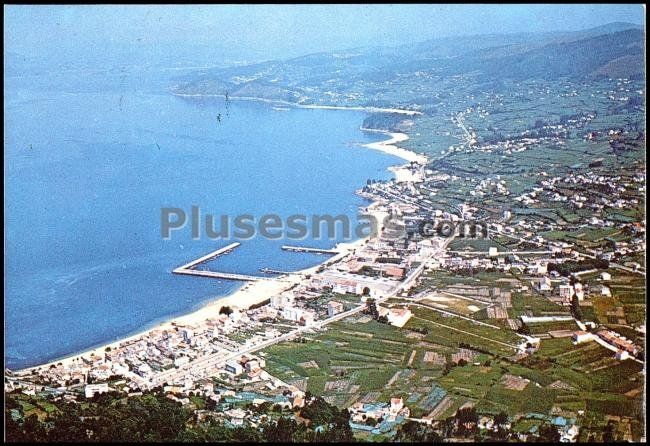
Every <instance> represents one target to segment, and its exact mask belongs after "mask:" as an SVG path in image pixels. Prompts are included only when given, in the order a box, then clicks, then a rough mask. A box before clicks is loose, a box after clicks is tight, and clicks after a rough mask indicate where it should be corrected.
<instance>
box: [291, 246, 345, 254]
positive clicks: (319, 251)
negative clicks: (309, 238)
mask: <svg viewBox="0 0 650 446" xmlns="http://www.w3.org/2000/svg"><path fill="white" fill-rule="evenodd" d="M282 249H284V250H285V251H293V252H311V253H315V254H338V253H339V251H337V250H336V249H323V248H309V247H307V246H291V245H282Z"/></svg>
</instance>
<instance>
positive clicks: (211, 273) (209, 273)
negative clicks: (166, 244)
mask: <svg viewBox="0 0 650 446" xmlns="http://www.w3.org/2000/svg"><path fill="white" fill-rule="evenodd" d="M174 274H185V275H188V276H202V277H211V278H213V279H226V280H241V281H243V282H255V281H257V280H273V279H274V278H273V277H262V276H250V275H248V274H237V273H222V272H219V271H203V270H197V269H181V268H176V269H175V270H174Z"/></svg>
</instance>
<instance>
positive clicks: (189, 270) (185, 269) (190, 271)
mask: <svg viewBox="0 0 650 446" xmlns="http://www.w3.org/2000/svg"><path fill="white" fill-rule="evenodd" d="M239 245H241V243H239V242H234V243H231V244H230V245H228V246H224V247H223V248H219V249H217V250H216V251H212V252H211V253H209V254H206V255H204V256H203V257H199V258H198V259H196V260H192V261H191V262H189V263H186V264H185V265H183V266H179V267H178V268H176V269H174V270H173V271H172V272H173V273H174V274H184V275H186V276H200V277H210V278H213V279H226V280H241V281H243V282H254V281H257V280H273V278H272V277H260V276H251V275H248V274H236V273H223V272H219V271H206V270H199V269H194V268H195V267H196V266H198V265H200V264H202V263H204V262H207V261H208V260H212V259H214V258H215V257H218V256H220V255H223V254H227V253H229V252H232V251H233V250H234V249H235V248H237V247H238V246H239Z"/></svg>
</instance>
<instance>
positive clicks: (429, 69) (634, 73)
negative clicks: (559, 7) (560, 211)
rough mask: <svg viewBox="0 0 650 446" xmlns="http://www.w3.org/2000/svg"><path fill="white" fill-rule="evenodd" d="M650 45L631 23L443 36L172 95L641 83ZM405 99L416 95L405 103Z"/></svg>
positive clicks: (356, 93) (378, 94)
mask: <svg viewBox="0 0 650 446" xmlns="http://www.w3.org/2000/svg"><path fill="white" fill-rule="evenodd" d="M644 46H645V32H644V31H643V30H641V29H639V27H638V26H637V25H631V24H625V23H612V24H610V25H606V26H600V27H597V28H592V29H589V30H583V31H577V32H560V33H543V34H531V33H520V34H504V35H486V36H465V37H458V38H442V39H434V40H429V41H426V42H421V43H416V44H412V45H403V46H400V47H395V48H379V47H375V48H360V49H356V50H354V51H347V52H338V53H317V54H310V55H306V56H302V57H298V58H293V59H288V60H283V61H270V62H263V63H258V64H253V65H247V66H240V67H232V68H226V69H213V70H207V71H201V72H195V73H191V74H189V75H186V76H183V77H179V78H177V79H175V81H174V84H173V86H172V91H173V92H174V93H177V94H189V95H204V94H206V95H208V94H221V95H223V94H224V93H225V91H228V94H229V95H230V96H231V97H260V98H265V99H270V100H281V101H287V102H292V103H296V104H328V105H375V106H378V105H379V106H381V105H382V104H391V103H392V104H393V105H401V104H406V103H415V104H421V105H424V104H426V103H427V101H429V100H430V98H431V96H432V94H433V93H434V92H435V91H437V90H438V85H439V84H440V82H445V81H448V80H450V79H452V78H453V77H454V76H470V77H473V78H474V79H475V82H476V83H483V84H485V83H486V82H497V83H499V82H502V81H504V80H515V81H520V80H526V79H540V80H542V79H543V80H554V79H558V78H563V77H566V78H574V79H580V78H594V77H601V76H609V75H615V76H617V77H625V78H639V77H643V76H644V73H643V66H644V63H645V62H644ZM405 93H408V94H411V95H412V97H409V98H405ZM397 98H399V99H397ZM395 99H397V100H395Z"/></svg>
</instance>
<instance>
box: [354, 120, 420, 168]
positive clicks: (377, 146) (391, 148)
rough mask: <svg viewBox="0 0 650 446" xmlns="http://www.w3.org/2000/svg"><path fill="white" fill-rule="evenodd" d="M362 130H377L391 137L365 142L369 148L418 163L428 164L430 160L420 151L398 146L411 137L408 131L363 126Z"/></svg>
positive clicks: (365, 145)
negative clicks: (392, 130)
mask: <svg viewBox="0 0 650 446" xmlns="http://www.w3.org/2000/svg"><path fill="white" fill-rule="evenodd" d="M360 130H361V131H363V132H376V133H383V134H386V135H390V139H387V140H385V141H378V142H371V143H368V144H364V145H363V147H366V148H368V149H374V150H379V151H381V152H384V153H387V154H389V155H393V156H396V157H398V158H402V159H403V160H405V161H408V162H410V163H411V162H414V163H418V164H426V163H427V161H428V160H427V157H426V156H424V155H420V154H419V153H416V152H412V151H410V150H406V149H403V148H401V147H397V146H396V145H395V144H397V143H400V142H404V141H406V140H408V139H409V137H408V135H407V134H406V133H401V132H390V131H387V130H379V129H367V128H364V127H361V128H360Z"/></svg>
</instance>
